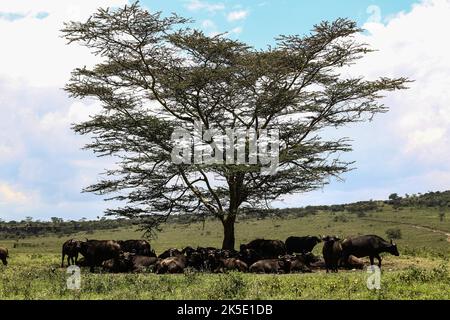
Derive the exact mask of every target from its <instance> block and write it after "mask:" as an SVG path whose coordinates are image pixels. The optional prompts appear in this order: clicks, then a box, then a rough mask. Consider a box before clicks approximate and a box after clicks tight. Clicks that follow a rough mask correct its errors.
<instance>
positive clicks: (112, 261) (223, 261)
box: [0, 235, 399, 274]
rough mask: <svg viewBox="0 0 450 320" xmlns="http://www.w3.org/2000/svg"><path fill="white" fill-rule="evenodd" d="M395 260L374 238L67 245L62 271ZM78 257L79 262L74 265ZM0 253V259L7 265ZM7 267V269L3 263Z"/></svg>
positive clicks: (294, 266) (262, 269)
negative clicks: (318, 251)
mask: <svg viewBox="0 0 450 320" xmlns="http://www.w3.org/2000/svg"><path fill="white" fill-rule="evenodd" d="M320 242H323V249H322V253H323V258H321V257H317V256H315V255H313V254H312V251H313V249H314V247H315V246H316V245H317V244H318V243H320ZM382 252H388V253H390V254H393V255H396V256H398V255H399V252H398V250H397V246H396V244H395V243H393V242H392V241H391V242H388V241H385V240H383V239H382V238H380V237H379V236H376V235H365V236H358V237H351V238H346V239H343V240H341V239H339V238H338V237H336V236H324V237H321V238H319V237H316V236H305V237H289V238H287V239H286V241H285V242H283V241H281V240H265V239H256V240H253V241H251V242H249V243H247V244H242V245H241V246H240V250H239V251H236V250H223V249H216V248H212V247H206V248H203V247H198V248H196V249H194V248H192V247H186V248H184V249H182V250H179V249H176V248H171V249H168V250H166V251H164V252H163V253H161V254H160V255H157V254H156V253H155V251H154V250H153V249H152V248H151V246H150V243H148V242H147V241H146V240H126V241H114V240H87V239H86V241H78V240H74V239H71V240H68V241H66V242H65V243H64V244H63V248H62V262H61V267H64V262H65V258H66V257H67V263H68V264H69V265H70V264H75V265H78V266H80V267H89V268H90V270H91V272H93V271H94V270H95V268H96V267H99V268H101V269H102V270H103V271H106V272H113V273H124V272H142V271H146V270H152V271H153V272H155V273H157V274H163V273H183V272H184V270H185V269H186V268H191V269H195V270H198V271H207V272H216V273H219V272H220V273H222V272H226V271H231V270H235V271H241V272H252V273H291V272H311V271H312V270H318V269H325V270H326V271H327V272H329V271H331V272H337V271H338V268H345V269H362V268H363V267H364V265H365V264H364V261H363V260H361V259H360V258H363V257H369V258H370V264H371V265H373V264H374V258H377V260H378V266H379V267H381V260H382V259H381V257H380V253H382ZM79 254H81V255H82V256H83V257H82V258H80V259H78V256H79ZM6 256H7V251H6V255H5V252H4V251H2V249H1V248H0V258H1V259H2V260H3V261H4V263H5V261H6ZM5 264H6V263H5Z"/></svg>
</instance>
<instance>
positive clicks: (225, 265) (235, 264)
mask: <svg viewBox="0 0 450 320" xmlns="http://www.w3.org/2000/svg"><path fill="white" fill-rule="evenodd" d="M247 270H248V265H247V264H246V263H245V262H244V261H241V260H239V259H236V258H227V259H224V258H220V259H219V261H218V267H217V268H216V270H215V271H214V272H222V273H223V272H226V271H241V272H245V271H247Z"/></svg>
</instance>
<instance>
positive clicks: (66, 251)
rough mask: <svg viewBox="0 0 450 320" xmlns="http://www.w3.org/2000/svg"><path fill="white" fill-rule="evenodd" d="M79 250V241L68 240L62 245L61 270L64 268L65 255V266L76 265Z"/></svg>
mask: <svg viewBox="0 0 450 320" xmlns="http://www.w3.org/2000/svg"><path fill="white" fill-rule="evenodd" d="M80 250H81V241H78V240H75V239H70V240H67V241H66V242H64V244H63V245H62V259H61V268H64V258H65V256H66V255H67V265H69V266H70V265H71V264H77V261H78V254H79V253H80Z"/></svg>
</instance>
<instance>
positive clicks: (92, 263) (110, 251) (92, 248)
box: [80, 240, 122, 272]
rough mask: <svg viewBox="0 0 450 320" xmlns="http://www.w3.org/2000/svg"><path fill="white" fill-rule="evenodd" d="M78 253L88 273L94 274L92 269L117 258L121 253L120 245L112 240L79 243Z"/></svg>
mask: <svg viewBox="0 0 450 320" xmlns="http://www.w3.org/2000/svg"><path fill="white" fill-rule="evenodd" d="M80 252H81V254H82V255H83V256H84V258H85V260H86V265H87V266H89V267H90V271H91V272H94V267H99V266H101V265H102V263H103V261H106V260H110V259H116V258H119V256H120V254H121V252H122V251H121V248H120V245H119V244H118V243H117V242H116V241H113V240H87V241H83V242H81V245H80Z"/></svg>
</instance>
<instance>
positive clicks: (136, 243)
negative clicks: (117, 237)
mask: <svg viewBox="0 0 450 320" xmlns="http://www.w3.org/2000/svg"><path fill="white" fill-rule="evenodd" d="M117 243H118V244H119V245H120V248H121V249H122V251H123V252H130V253H134V254H137V255H140V256H149V257H156V254H155V252H154V251H152V250H151V246H150V243H148V241H146V240H125V241H117Z"/></svg>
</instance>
